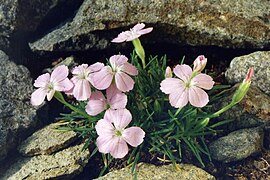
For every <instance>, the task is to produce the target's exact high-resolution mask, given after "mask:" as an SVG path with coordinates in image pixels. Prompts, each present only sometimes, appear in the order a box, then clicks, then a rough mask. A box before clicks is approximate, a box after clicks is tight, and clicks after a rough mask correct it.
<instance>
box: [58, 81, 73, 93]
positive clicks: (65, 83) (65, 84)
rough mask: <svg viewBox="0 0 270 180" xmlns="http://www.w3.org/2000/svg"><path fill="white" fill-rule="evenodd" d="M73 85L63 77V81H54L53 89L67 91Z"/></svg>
mask: <svg viewBox="0 0 270 180" xmlns="http://www.w3.org/2000/svg"><path fill="white" fill-rule="evenodd" d="M73 86H74V84H73V83H72V81H70V80H69V79H68V78H66V79H64V80H63V81H60V82H55V83H54V89H55V90H57V91H68V90H70V89H72V88H73Z"/></svg>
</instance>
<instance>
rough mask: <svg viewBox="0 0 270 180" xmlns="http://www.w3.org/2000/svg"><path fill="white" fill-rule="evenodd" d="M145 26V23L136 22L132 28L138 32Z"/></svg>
mask: <svg viewBox="0 0 270 180" xmlns="http://www.w3.org/2000/svg"><path fill="white" fill-rule="evenodd" d="M144 27H145V24H144V23H138V24H136V25H135V26H134V27H133V28H132V30H134V31H135V32H137V31H140V30H141V29H143V28H144Z"/></svg>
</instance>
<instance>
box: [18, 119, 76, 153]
mask: <svg viewBox="0 0 270 180" xmlns="http://www.w3.org/2000/svg"><path fill="white" fill-rule="evenodd" d="M57 127H59V124H57V123H54V124H50V125H48V126H46V127H44V128H43V129H40V130H39V131H37V132H35V133H34V134H33V135H32V136H30V137H28V138H27V139H26V140H25V141H23V142H22V143H21V145H20V146H19V152H20V153H21V154H23V155H25V156H33V155H38V154H51V153H53V152H56V151H58V150H60V149H63V148H65V147H67V146H68V145H70V144H71V143H72V142H74V141H75V140H76V139H77V136H76V133H75V132H74V131H66V132H62V131H59V130H58V131H57V129H56V128H57Z"/></svg>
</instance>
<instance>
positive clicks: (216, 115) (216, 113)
mask: <svg viewBox="0 0 270 180" xmlns="http://www.w3.org/2000/svg"><path fill="white" fill-rule="evenodd" d="M235 104H236V103H233V102H231V103H230V104H228V105H227V106H224V107H223V108H222V109H220V110H218V111H217V112H215V113H214V114H212V115H210V117H209V118H214V117H218V116H219V115H220V114H222V113H224V112H225V111H227V110H228V109H230V108H231V107H233V106H234V105H235Z"/></svg>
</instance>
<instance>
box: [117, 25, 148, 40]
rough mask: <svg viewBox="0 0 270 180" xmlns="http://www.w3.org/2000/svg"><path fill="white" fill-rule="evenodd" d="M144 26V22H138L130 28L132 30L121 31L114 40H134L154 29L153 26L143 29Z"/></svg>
mask: <svg viewBox="0 0 270 180" xmlns="http://www.w3.org/2000/svg"><path fill="white" fill-rule="evenodd" d="M144 27H145V24H144V23H139V24H136V25H135V26H134V27H133V28H131V29H130V31H124V32H121V33H120V34H119V35H118V36H117V37H116V38H114V39H113V40H112V42H115V43H121V42H124V41H132V40H134V39H136V38H138V37H140V36H141V35H143V34H147V33H150V32H151V31H152V30H153V28H152V27H150V28H146V29H143V28H144Z"/></svg>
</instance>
